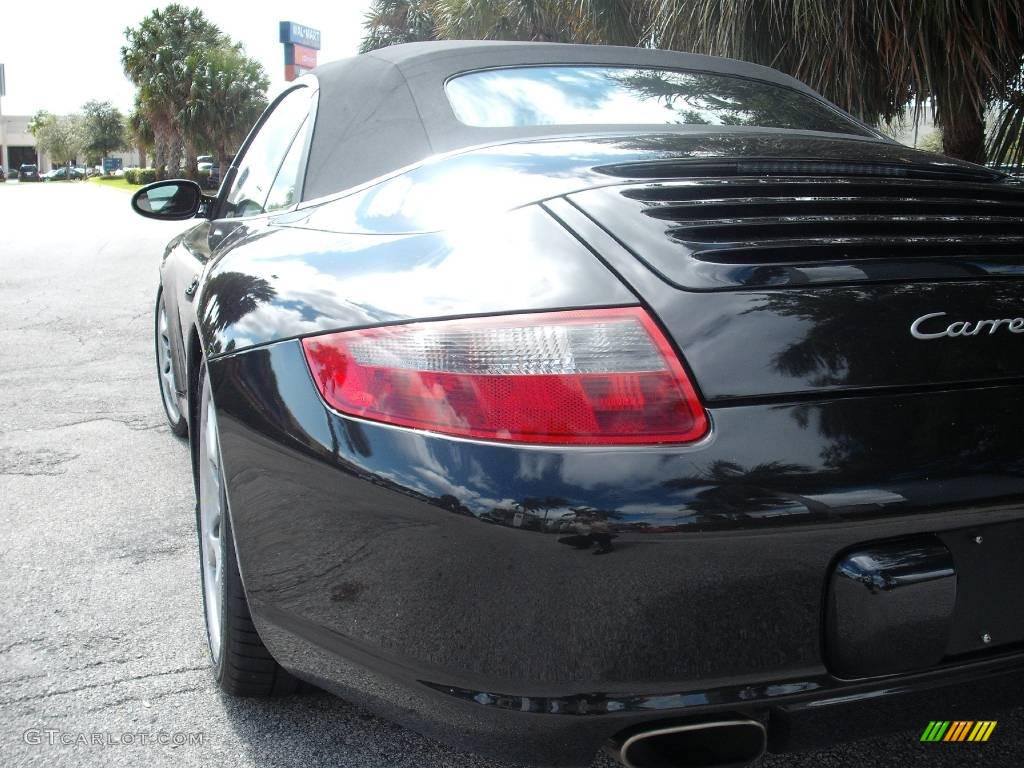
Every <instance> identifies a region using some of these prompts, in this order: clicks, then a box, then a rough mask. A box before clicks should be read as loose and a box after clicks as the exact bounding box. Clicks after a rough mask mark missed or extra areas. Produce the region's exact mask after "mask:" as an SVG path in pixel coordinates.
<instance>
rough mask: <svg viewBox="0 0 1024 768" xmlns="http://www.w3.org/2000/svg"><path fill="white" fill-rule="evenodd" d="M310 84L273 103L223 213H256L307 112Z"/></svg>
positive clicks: (242, 164) (268, 191) (232, 215)
mask: <svg viewBox="0 0 1024 768" xmlns="http://www.w3.org/2000/svg"><path fill="white" fill-rule="evenodd" d="M309 97H310V89H309V88H298V89H296V90H294V91H290V92H289V93H288V94H286V95H285V97H284V98H283V99H281V101H279V102H278V103H277V106H275V107H274V111H273V112H271V113H270V115H269V116H268V117H267V119H266V121H265V122H264V123H263V125H262V126H260V129H259V131H258V132H257V133H256V135H255V136H254V137H253V140H252V142H251V143H250V144H249V146H248V148H247V149H246V150H245V154H244V155H243V156H242V159H241V161H240V162H239V165H238V172H237V174H236V175H235V180H234V183H233V184H232V185H231V190H230V191H229V192H228V196H227V200H226V204H225V208H224V211H223V214H222V215H223V216H225V217H238V216H256V215H258V214H261V213H263V212H264V204H265V203H266V200H267V196H268V195H269V194H270V189H271V186H272V185H273V183H274V179H275V177H276V176H277V172H278V169H279V168H280V167H281V164H282V162H283V161H284V159H285V155H286V154H287V152H288V149H289V147H291V145H292V142H293V140H294V139H295V137H296V135H297V134H298V133H299V128H300V126H302V125H304V124H305V120H306V116H307V115H308V113H309Z"/></svg>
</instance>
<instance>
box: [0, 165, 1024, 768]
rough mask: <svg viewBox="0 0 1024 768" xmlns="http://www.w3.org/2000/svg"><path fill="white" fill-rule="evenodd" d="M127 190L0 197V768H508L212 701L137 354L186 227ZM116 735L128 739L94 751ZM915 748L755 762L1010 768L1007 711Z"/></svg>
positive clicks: (301, 703) (367, 726) (380, 728)
mask: <svg viewBox="0 0 1024 768" xmlns="http://www.w3.org/2000/svg"><path fill="white" fill-rule="evenodd" d="M128 199H129V197H128V194H127V193H126V192H124V191H122V190H118V189H110V188H104V187H99V186H97V185H94V184H91V183H84V182H66V183H47V184H24V185H22V184H17V183H8V184H4V185H2V186H0V221H2V222H3V223H4V226H3V228H2V231H3V234H2V235H0V266H2V271H0V328H2V329H3V334H2V336H0V394H2V396H0V499H2V501H3V503H2V505H0V515H2V517H0V525H2V528H3V531H4V534H5V536H4V544H3V546H2V547H0V583H2V584H3V586H4V587H5V589H4V594H3V600H2V603H0V766H3V767H11V766H65V765H67V766H118V765H132V766H134V765H140V764H145V765H146V766H147V767H148V768H156V767H157V766H164V765H167V766H182V767H187V766H221V765H223V766H239V767H242V766H257V765H259V766H275V767H276V766H303V768H308V767H312V766H321V765H323V766H328V765H329V766H359V767H361V768H362V767H368V768H377V767H379V768H385V767H388V768H391V767H398V766H407V767H408V768H413V767H414V766H415V768H435V767H440V766H480V767H481V768H487V767H488V766H490V767H492V768H511V766H509V765H508V764H504V763H499V762H495V761H488V760H483V759H481V758H478V757H475V756H472V755H467V754H463V753H459V752H455V751H452V750H450V749H448V748H446V747H443V746H441V745H440V744H437V743H436V742H433V741H431V740H429V739H426V738H424V737H421V736H418V735H417V734H414V733H412V732H410V731H408V730H405V729H403V728H401V727H399V726H396V725H393V724H391V723H388V722H387V721H384V720H381V719H378V718H376V717H374V716H372V715H370V714H368V713H367V712H365V711H362V710H360V709H358V708H356V707H354V706H352V705H349V704H348V703H346V702H344V701H342V700H340V699H337V698H335V697H333V696H330V695H328V694H326V693H320V692H315V691H310V692H306V693H303V694H300V695H296V696H292V697H288V698H285V699H280V700H277V701H274V702H261V701H252V700H231V699H228V698H225V697H223V696H221V695H220V694H219V693H218V692H217V691H216V689H215V688H214V685H213V679H212V677H211V675H210V673H209V670H208V669H207V657H206V653H205V635H204V630H203V627H202V618H201V616H202V615H201V610H200V597H199V574H198V567H197V559H196V555H195V552H194V538H195V532H194V515H193V502H192V488H191V477H190V472H189V464H188V453H187V448H186V445H185V443H184V442H182V441H181V440H179V439H176V438H175V437H173V436H172V435H171V433H170V431H169V430H168V428H167V427H166V426H165V423H164V417H163V412H162V410H161V405H160V399H159V394H158V389H157V384H156V378H155V372H154V364H153V361H152V356H153V355H152V350H153V347H152V304H153V299H154V296H155V292H156V285H157V282H156V281H157V263H158V258H159V255H160V253H161V251H162V248H163V244H164V243H165V242H166V241H167V239H169V238H170V237H171V236H172V235H173V234H174V233H175V232H177V231H179V230H181V229H183V228H184V226H187V223H186V224H184V225H178V224H163V223H158V222H153V221H146V220H143V219H141V218H138V217H136V216H134V215H133V214H132V213H131V212H130V210H129V208H128ZM932 719H945V718H944V717H943V713H941V712H922V713H921V726H922V728H921V730H923V728H924V726H925V725H926V724H927V722H928V721H929V720H932ZM61 734H64V736H62V735H61ZM79 734H84V741H85V743H82V741H83V739H82V738H81V737H79ZM125 734H127V735H130V738H132V739H133V740H134V742H135V743H132V744H127V743H122V744H117V743H108V742H111V741H116V740H118V739H122V740H124V739H125V736H124V735H125ZM159 734H164V735H165V737H166V738H165V739H164V740H165V741H169V742H170V743H154V742H153V740H154V739H159V738H160V736H159ZM197 734H198V735H199V736H196V735H197ZM68 735H70V736H68ZM919 737H920V730H918V731H915V732H908V733H903V734H899V735H896V736H893V737H889V738H886V739H876V740H869V741H862V742H857V743H853V744H849V745H845V746H843V747H840V748H835V749H832V750H829V751H826V752H820V753H813V754H810V753H808V754H802V755H798V756H787V757H781V756H776V757H771V758H768V759H765V760H764V761H763V765H764V766H765V768H781V767H782V766H794V767H797V768H803V767H804V766H807V767H808V768H809V767H810V766H901V768H911V767H916V766H929V767H931V766H1017V765H1020V764H1022V763H1024V709H1017V710H1014V711H1012V712H1008V713H1006V714H1005V715H1004V717H1003V718H1001V719H1000V720H999V725H998V727H997V728H996V730H995V731H994V733H993V735H992V738H991V741H990V742H989V743H987V744H922V743H920V742H919V741H918V739H919ZM51 740H53V741H54V742H55V743H53V744H51V743H50V741H51ZM62 740H71V741H72V743H70V744H62V743H61V741H62ZM144 740H145V741H146V742H147V743H143V741H144ZM182 741H184V743H175V742H182ZM92 742H97V743H92ZM612 765H613V763H612V762H611V761H610V760H608V759H607V758H604V757H599V758H598V759H597V760H596V761H595V763H594V768H598V767H600V768H611V766H612Z"/></svg>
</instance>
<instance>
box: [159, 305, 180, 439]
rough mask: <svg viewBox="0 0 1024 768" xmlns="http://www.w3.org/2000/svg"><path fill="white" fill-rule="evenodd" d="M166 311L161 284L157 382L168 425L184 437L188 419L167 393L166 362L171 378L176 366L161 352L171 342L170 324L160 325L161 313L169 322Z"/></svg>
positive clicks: (176, 433) (168, 350) (167, 352)
mask: <svg viewBox="0 0 1024 768" xmlns="http://www.w3.org/2000/svg"><path fill="white" fill-rule="evenodd" d="M166 313H167V309H166V307H165V306H164V291H163V287H162V286H161V288H160V290H158V291H157V293H156V310H155V311H154V312H153V350H154V353H155V354H154V357H155V359H156V383H157V386H159V387H160V403H161V405H163V407H164V416H165V417H166V418H167V426H169V427H170V428H171V432H173V433H174V434H175V435H177V436H178V437H184V436H185V435H187V434H188V420H187V419H186V418H185V415H184V414H183V413H182V412H181V406H180V405H179V404H178V402H177V399H176V395H175V400H174V404H173V405H171V404H170V403H168V397H170V395H169V394H168V393H167V390H166V389H165V380H164V376H165V374H166V372H165V370H164V366H165V364H166V365H168V366H170V376H171V378H172V379H173V377H174V374H173V370H174V366H173V364H172V363H171V362H170V357H167V358H166V360H165V358H164V356H163V354H162V352H161V348H162V346H163V345H164V344H165V343H166V344H169V343H170V334H171V333H172V331H171V329H170V327H169V326H166V325H165V327H164V329H161V327H160V325H161V315H163V317H164V323H165V324H166V322H167V321H166ZM164 334H166V335H167V337H166V341H165V339H164ZM166 354H168V355H170V354H172V352H171V351H170V348H169V347H168V349H167V351H166ZM176 389H177V387H176V386H175V390H176Z"/></svg>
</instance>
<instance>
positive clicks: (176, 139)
mask: <svg viewBox="0 0 1024 768" xmlns="http://www.w3.org/2000/svg"><path fill="white" fill-rule="evenodd" d="M170 144H171V145H170V152H169V157H168V158H167V176H168V178H171V179H176V178H178V177H179V176H180V175H181V154H182V152H183V151H184V143H183V142H182V140H181V134H179V133H178V132H177V131H174V132H173V133H172V134H171V142H170Z"/></svg>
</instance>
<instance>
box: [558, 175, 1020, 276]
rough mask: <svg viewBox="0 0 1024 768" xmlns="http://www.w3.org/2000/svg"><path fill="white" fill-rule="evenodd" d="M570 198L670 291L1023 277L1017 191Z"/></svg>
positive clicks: (712, 182) (912, 187)
mask: <svg viewBox="0 0 1024 768" xmlns="http://www.w3.org/2000/svg"><path fill="white" fill-rule="evenodd" d="M573 200H574V201H575V202H576V204H577V205H580V207H582V208H583V209H584V210H586V211H587V212H588V213H589V214H590V215H591V216H593V217H594V219H595V220H596V221H598V222H601V223H602V224H604V225H605V226H607V227H608V228H609V229H610V231H611V232H612V234H614V235H616V236H617V237H618V238H619V239H620V240H621V241H622V242H623V243H625V244H626V245H627V246H628V247H629V248H631V249H632V250H634V251H635V252H636V253H637V255H638V256H640V257H641V258H642V259H644V260H645V261H646V262H647V263H648V264H649V265H650V266H651V267H652V268H653V269H655V271H657V272H659V273H660V274H662V276H663V277H665V278H666V279H667V280H669V281H670V282H672V283H674V284H677V285H678V286H679V287H682V288H690V289H695V290H725V289H734V288H751V287H785V286H795V285H809V284H836V283H877V282H899V281H911V280H966V279H988V278H1000V277H1002V278H1005V277H1017V278H1019V277H1024V188H1022V187H1020V186H1018V185H1015V184H1010V183H998V182H995V183H967V182H964V181H949V180H942V181H938V180H929V181H921V180H912V179H902V178H877V177H871V178H861V177H854V178H850V177H820V176H780V177H752V176H748V177H730V178H716V179H704V178H700V179H689V180H686V181H666V182H660V183H651V184H644V185H637V186H633V185H631V186H627V187H612V188H604V189H598V190H592V191H590V192H585V193H581V194H578V195H576V196H574V197H573ZM624 202H625V203H626V204H627V205H628V206H629V208H630V209H631V210H629V211H626V210H623V203H624Z"/></svg>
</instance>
